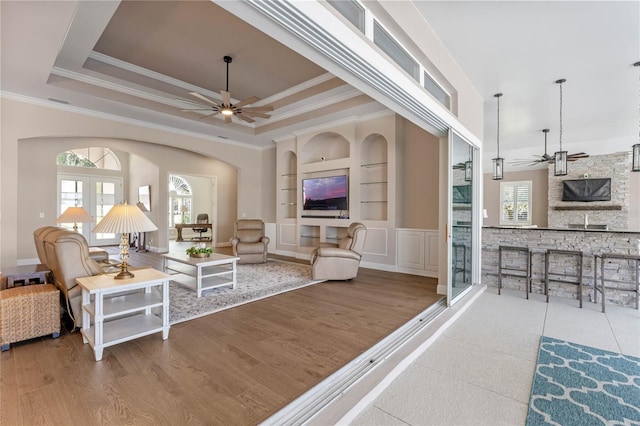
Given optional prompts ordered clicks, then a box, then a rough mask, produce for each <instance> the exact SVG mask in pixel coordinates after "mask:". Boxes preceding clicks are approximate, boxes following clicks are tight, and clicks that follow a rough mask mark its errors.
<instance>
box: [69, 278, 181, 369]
mask: <svg viewBox="0 0 640 426" xmlns="http://www.w3.org/2000/svg"><path fill="white" fill-rule="evenodd" d="M133 273H134V274H135V276H134V277H133V278H130V279H124V280H116V279H114V278H113V276H112V275H95V276H92V277H83V278H77V279H76V283H78V285H80V286H81V287H82V330H81V332H82V341H83V342H84V343H89V345H90V346H91V347H92V348H93V351H94V353H95V357H96V361H100V360H101V359H102V351H103V349H104V348H106V347H108V346H112V345H117V344H118V343H122V342H126V341H128V340H132V339H137V338H138V337H142V336H146V335H148V334H153V333H158V332H160V331H161V332H162V339H163V340H166V339H168V338H169V275H167V274H165V273H164V272H160V271H158V270H155V269H141V270H137V271H133ZM142 289H143V290H144V291H137V292H136V291H134V290H142ZM132 291H133V292H132ZM114 296H118V297H114ZM158 311H159V313H158Z"/></svg>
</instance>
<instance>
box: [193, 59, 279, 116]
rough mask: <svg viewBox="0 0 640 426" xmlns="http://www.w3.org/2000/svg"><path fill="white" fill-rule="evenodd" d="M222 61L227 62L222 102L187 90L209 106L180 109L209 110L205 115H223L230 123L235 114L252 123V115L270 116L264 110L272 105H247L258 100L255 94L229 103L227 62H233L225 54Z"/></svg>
mask: <svg viewBox="0 0 640 426" xmlns="http://www.w3.org/2000/svg"><path fill="white" fill-rule="evenodd" d="M223 60H224V62H225V63H226V64H227V88H226V90H220V96H221V97H222V103H218V102H215V101H213V100H212V99H209V98H208V97H206V96H204V95H203V94H201V93H198V92H189V94H190V95H191V96H194V97H196V98H198V99H200V100H201V101H204V102H206V103H207V104H210V106H206V105H202V106H201V107H200V108H192V109H183V110H182V111H210V112H213V114H208V115H205V117H211V116H214V115H216V114H218V113H220V114H222V115H223V116H224V122H225V123H227V124H228V123H231V122H232V120H231V117H233V116H235V117H238V118H240V119H241V120H244V121H246V122H247V123H254V122H255V120H254V117H260V118H269V117H271V116H270V115H268V114H265V112H268V111H273V106H271V105H265V106H254V107H251V106H248V105H251V104H254V103H256V102H258V101H259V100H260V98H258V97H256V96H252V97H250V98H247V99H244V100H242V101H240V102H238V103H236V104H233V103H231V93H230V92H229V64H230V63H231V62H233V59H232V58H231V56H225V57H224V58H223Z"/></svg>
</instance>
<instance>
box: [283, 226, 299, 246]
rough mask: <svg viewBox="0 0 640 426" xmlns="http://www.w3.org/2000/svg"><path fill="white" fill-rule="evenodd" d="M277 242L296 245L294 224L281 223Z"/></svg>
mask: <svg viewBox="0 0 640 426" xmlns="http://www.w3.org/2000/svg"><path fill="white" fill-rule="evenodd" d="M279 243H280V244H282V245H286V246H296V245H297V244H296V225H295V224H282V225H280V240H279Z"/></svg>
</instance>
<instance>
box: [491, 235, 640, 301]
mask: <svg viewBox="0 0 640 426" xmlns="http://www.w3.org/2000/svg"><path fill="white" fill-rule="evenodd" d="M639 244H640V231H630V230H599V229H572V228H535V227H504V226H485V227H483V228H482V283H483V284H487V285H489V286H497V271H498V247H499V246H500V245H505V246H519V247H529V248H530V249H531V251H532V252H533V261H532V271H533V289H534V292H538V293H542V281H543V279H544V252H545V251H546V250H547V249H557V250H572V251H581V252H582V253H583V256H584V257H583V259H584V261H583V283H584V285H586V286H589V287H592V286H593V257H594V255H596V254H603V253H615V254H626V255H629V254H633V255H637V254H638V253H639V247H638V245H639ZM514 288H518V287H514ZM576 290H577V288H576V286H567V287H566V288H564V289H563V290H562V291H561V292H560V294H558V295H566V297H573V296H575V292H576ZM590 291H591V290H590V289H589V288H585V289H584V294H585V295H587V294H589V293H590ZM552 295H553V293H552ZM607 298H609V294H607Z"/></svg>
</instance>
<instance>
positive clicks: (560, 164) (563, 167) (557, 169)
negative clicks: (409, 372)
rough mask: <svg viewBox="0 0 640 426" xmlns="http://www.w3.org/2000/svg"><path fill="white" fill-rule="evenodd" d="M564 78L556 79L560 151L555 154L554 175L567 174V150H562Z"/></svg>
mask: <svg viewBox="0 0 640 426" xmlns="http://www.w3.org/2000/svg"><path fill="white" fill-rule="evenodd" d="M565 81H567V80H565V79H564V78H561V79H560V80H556V84H559V85H560V151H556V152H555V154H553V156H554V170H553V174H554V176H565V175H566V174H567V151H563V150H562V83H564V82H565Z"/></svg>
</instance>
